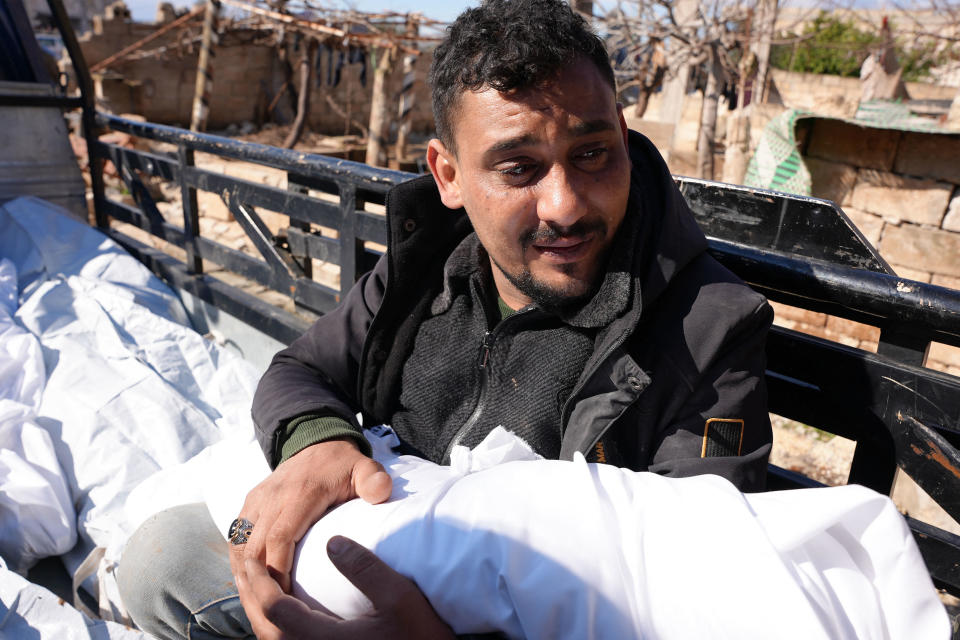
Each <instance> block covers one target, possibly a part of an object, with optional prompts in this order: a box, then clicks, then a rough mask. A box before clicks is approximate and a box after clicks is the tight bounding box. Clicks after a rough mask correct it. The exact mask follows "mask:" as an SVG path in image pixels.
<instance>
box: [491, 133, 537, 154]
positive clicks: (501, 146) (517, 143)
mask: <svg viewBox="0 0 960 640" xmlns="http://www.w3.org/2000/svg"><path fill="white" fill-rule="evenodd" d="M535 141H536V139H535V138H534V136H533V135H531V134H529V133H528V134H526V135H522V136H516V137H514V138H507V139H506V140H500V141H499V142H495V143H493V144H492V145H491V146H490V147H489V148H488V149H487V151H486V155H490V154H494V153H500V152H501V151H512V150H513V149H516V148H517V147H522V146H523V145H526V144H531V143H533V142H535Z"/></svg>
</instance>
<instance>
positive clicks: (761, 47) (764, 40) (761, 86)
mask: <svg viewBox="0 0 960 640" xmlns="http://www.w3.org/2000/svg"><path fill="white" fill-rule="evenodd" d="M777 9H778V8H777V0H761V2H760V16H759V19H758V21H757V22H758V31H759V33H758V34H757V35H758V37H757V40H756V42H755V43H754V52H755V53H756V56H757V78H756V80H754V81H753V99H752V102H766V100H767V73H769V70H770V42H771V41H772V40H773V28H774V24H775V23H776V21H777ZM791 64H792V63H791Z"/></svg>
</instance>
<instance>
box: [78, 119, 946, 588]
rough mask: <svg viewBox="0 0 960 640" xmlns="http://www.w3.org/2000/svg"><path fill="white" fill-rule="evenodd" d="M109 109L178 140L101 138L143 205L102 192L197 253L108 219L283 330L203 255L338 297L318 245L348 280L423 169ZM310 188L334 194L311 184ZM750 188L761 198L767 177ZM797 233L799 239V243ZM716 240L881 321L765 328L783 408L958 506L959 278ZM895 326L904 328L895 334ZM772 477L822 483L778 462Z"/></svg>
mask: <svg viewBox="0 0 960 640" xmlns="http://www.w3.org/2000/svg"><path fill="white" fill-rule="evenodd" d="M96 122H97V124H98V125H99V126H101V127H105V128H109V129H113V130H116V131H123V132H126V133H128V134H131V135H134V136H137V137H140V138H145V139H150V140H154V141H157V142H164V143H169V144H172V145H175V146H176V149H177V152H176V153H172V152H171V153H169V154H167V155H158V154H152V153H148V152H144V151H136V150H132V149H128V148H123V147H119V146H116V145H111V144H106V143H102V142H97V143H96V144H95V146H94V153H95V154H96V155H97V156H98V158H101V159H109V160H111V161H112V162H113V163H114V164H115V165H116V166H117V169H118V173H119V174H120V176H121V177H122V178H123V180H124V182H125V184H126V186H127V187H128V189H129V190H130V192H131V194H133V196H134V199H135V201H136V203H137V206H136V207H132V206H128V205H124V204H122V203H119V202H115V201H111V200H109V199H108V198H106V196H105V195H104V196H102V201H103V202H104V206H105V211H106V212H107V213H108V214H109V216H110V217H112V218H115V219H117V220H121V221H123V222H127V223H130V224H134V225H136V226H137V227H140V228H141V229H144V230H147V231H149V232H151V233H153V234H154V235H156V236H158V237H160V238H163V239H164V240H166V241H168V242H170V243H172V244H174V245H176V246H178V247H181V248H183V249H184V250H185V251H186V255H187V259H186V261H185V262H178V261H175V260H173V259H172V258H170V257H168V256H164V255H162V254H160V252H158V251H155V250H151V249H149V248H147V247H146V246H144V245H142V244H141V243H138V242H137V241H135V240H134V239H133V238H130V237H128V236H125V235H124V234H122V233H119V232H118V231H116V230H108V232H109V233H110V234H111V235H112V236H113V237H114V238H115V239H116V240H118V241H119V242H120V243H121V244H123V245H124V246H126V247H127V248H128V249H129V250H131V251H132V252H133V253H135V254H136V255H138V256H139V257H140V258H141V259H143V260H144V261H145V262H147V263H148V264H150V265H151V266H153V267H154V269H155V271H157V272H158V273H160V275H162V276H163V277H165V278H166V279H168V280H169V281H171V282H172V283H173V284H174V285H176V286H178V287H181V288H183V289H186V290H188V291H191V292H192V293H194V294H195V295H198V296H200V297H201V298H202V299H204V300H206V301H207V302H210V303H212V304H215V305H217V306H219V307H221V308H223V309H224V310H226V311H227V312H229V313H231V314H233V315H236V316H238V317H240V318H241V319H243V320H246V321H247V322H250V323H251V324H253V325H255V326H257V327H258V328H259V329H260V330H262V331H264V332H266V333H269V334H272V335H273V336H274V337H276V338H278V339H280V340H282V341H286V342H289V341H290V340H292V339H293V338H295V337H296V336H297V335H299V333H300V332H302V331H303V329H304V328H305V327H306V321H305V320H302V319H297V318H296V317H294V316H292V315H290V314H288V313H286V312H283V311H280V310H279V309H276V308H275V307H272V306H271V305H267V304H266V303H264V302H262V301H260V300H259V299H257V298H254V297H252V296H250V295H248V294H245V293H244V292H243V291H241V290H239V289H237V288H235V287H232V286H230V285H227V284H225V283H221V282H219V281H217V280H216V279H214V278H211V277H209V276H206V275H205V274H204V273H203V261H204V260H206V261H211V262H214V263H216V264H219V265H221V266H222V267H224V268H226V269H229V270H231V271H234V272H236V273H239V274H241V275H243V276H245V277H247V278H249V279H251V280H254V281H256V282H258V283H260V284H262V285H264V286H267V287H270V288H271V289H274V290H276V291H279V292H282V293H285V294H286V295H289V296H290V297H291V298H292V299H293V300H294V301H295V302H296V303H297V305H298V306H299V307H300V308H303V309H308V310H310V311H313V312H316V313H323V312H324V311H327V310H329V309H330V308H331V307H332V306H333V305H335V304H336V303H337V301H338V300H339V296H340V295H341V293H342V291H341V290H337V289H332V288H329V287H326V286H323V285H321V284H319V283H317V282H314V281H313V279H312V278H311V273H310V271H309V264H310V260H311V259H318V260H325V261H328V262H332V263H335V264H337V265H338V266H339V268H340V273H341V279H340V283H341V289H344V290H345V289H346V288H348V287H349V286H350V285H351V284H352V283H353V282H354V281H355V280H356V278H357V277H358V276H359V275H360V274H362V273H363V272H364V271H365V270H366V269H369V268H370V267H371V266H372V264H373V261H374V260H375V258H376V255H375V254H373V253H371V252H370V251H369V250H367V249H365V248H364V243H365V242H375V243H378V244H381V245H382V244H385V243H386V221H385V218H384V216H382V215H379V214H375V213H371V212H369V211H366V210H364V208H363V203H364V202H373V203H377V204H382V203H383V201H384V196H385V194H386V192H387V190H388V189H389V188H390V187H391V186H393V185H395V184H397V183H399V182H401V181H403V180H406V179H408V178H410V177H412V174H406V173H401V172H396V171H387V170H382V169H375V168H372V167H369V166H367V165H363V164H359V163H355V162H350V161H347V160H337V159H333V158H329V157H325V156H319V155H311V154H303V153H299V152H294V151H288V150H283V149H276V148H272V147H267V146H263V145H256V144H250V143H244V142H238V141H235V140H231V139H227V138H220V137H217V136H211V135H203V134H196V133H191V132H188V131H183V130H180V129H176V128H173V127H166V126H162V125H155V124H149V123H143V122H134V121H130V120H125V119H122V118H117V117H114V116H107V115H103V114H99V115H98V116H97V120H96ZM198 151H202V152H205V153H211V154H215V155H217V156H220V157H223V158H232V159H235V160H242V161H244V162H252V163H256V164H260V165H263V166H268V167H272V168H275V169H280V170H282V171H285V172H286V174H287V180H288V185H289V186H288V188H287V189H286V190H284V189H280V188H276V187H270V186H266V185H263V184H257V183H252V182H249V181H245V180H242V179H239V178H234V177H230V176H227V175H223V174H220V173H214V172H211V171H208V170H205V169H202V168H199V167H197V166H195V163H194V161H193V154H194V153H195V152H198ZM146 175H150V176H157V177H159V178H161V179H164V180H168V181H171V182H173V183H178V184H179V185H180V188H181V194H182V196H183V203H184V216H183V220H184V222H183V225H182V226H178V225H175V224H173V223H171V222H169V221H166V220H164V219H163V218H162V217H161V216H160V213H159V211H158V210H157V207H156V204H155V203H154V202H153V200H152V199H151V198H150V195H149V191H148V190H147V188H146V187H145V185H144V184H143V180H142V178H143V176H146ZM701 182H702V181H701ZM703 185H707V186H710V187H711V189H712V191H713V192H714V193H717V194H720V195H721V196H722V197H723V198H724V202H723V206H724V207H726V208H727V209H729V207H730V206H731V203H730V197H731V194H730V191H735V190H736V189H735V188H730V189H728V188H726V187H725V186H724V185H719V184H716V183H713V184H710V183H703V184H702V185H701V186H703ZM198 190H199V191H209V192H212V193H216V194H218V195H219V196H220V198H221V199H222V200H223V202H224V204H225V205H227V207H228V208H229V209H230V211H231V212H232V214H233V216H234V217H235V219H236V220H237V222H238V223H240V225H241V226H242V227H243V228H244V231H245V232H246V233H247V235H248V237H249V238H250V239H251V241H252V243H253V244H254V246H255V247H256V248H257V250H258V252H259V254H260V256H259V257H254V256H250V255H247V254H244V253H241V252H239V251H236V250H234V249H231V248H229V247H226V246H224V245H220V244H218V243H216V242H214V241H213V240H210V239H207V238H203V237H201V235H200V233H199V225H198V223H197V217H198V216H197V205H196V193H197V191H198ZM307 190H310V191H311V192H321V193H322V194H327V195H328V196H329V197H334V198H336V200H335V201H330V200H328V199H324V198H323V197H317V196H314V195H309V194H308V193H307ZM709 191H710V190H703V189H701V191H700V192H699V197H698V200H697V202H696V205H697V207H698V214H697V215H698V218H700V219H702V218H703V216H704V215H709V210H710V207H711V201H710V198H709V195H708V192H709ZM751 193H752V196H751V197H754V196H756V195H757V190H752V191H751ZM705 194H707V195H705ZM761 195H762V196H763V199H764V200H766V201H769V202H770V206H772V207H773V208H775V209H777V210H783V209H786V208H790V209H791V210H793V211H794V214H795V215H798V216H802V215H803V210H802V209H803V207H805V206H809V207H817V208H818V213H817V215H819V216H823V215H825V214H824V212H823V211H822V209H823V207H825V206H826V207H828V208H829V209H832V210H833V211H834V212H835V215H837V216H839V217H840V218H842V219H843V220H845V216H843V214H842V212H840V211H839V210H838V209H837V208H836V207H835V205H833V204H832V203H825V202H824V201H819V200H815V199H810V198H801V197H798V196H792V195H788V194H779V193H774V192H763V193H762V194H761ZM258 207H264V208H267V209H269V210H271V211H275V212H280V213H282V214H284V215H286V216H288V217H289V226H288V227H287V228H286V229H283V230H281V232H280V233H279V234H271V232H270V231H269V229H268V228H267V227H266V225H265V224H264V223H263V222H262V220H261V219H260V216H259V215H258V212H257V208H258ZM705 212H706V213H705ZM320 226H322V227H325V228H330V229H335V230H336V231H337V237H336V238H333V237H327V236H324V235H322V234H321V233H320V232H319V231H318V229H317V227H320ZM705 226H706V225H705ZM727 231H728V232H729V233H725V235H726V236H727V237H735V235H736V234H735V229H731V228H729V225H728V229H727ZM782 240H783V238H782V237H779V238H778V241H782ZM794 240H796V239H794ZM786 244H787V245H788V246H795V245H797V244H798V242H787V243H786ZM710 251H711V253H712V254H713V255H714V256H715V257H716V258H717V259H718V260H719V261H720V262H722V263H723V264H725V265H726V266H727V267H728V268H730V269H731V270H732V271H734V272H735V273H737V274H738V275H740V276H741V277H742V278H743V279H744V280H746V281H747V282H749V283H750V284H751V285H752V286H754V287H755V288H756V289H758V290H759V291H762V292H763V293H764V294H765V295H767V296H768V297H769V298H770V299H772V300H775V301H779V302H783V303H785V304H789V305H792V306H797V307H802V308H805V309H810V310H814V311H818V312H823V313H827V314H830V315H834V316H838V317H841V318H846V319H849V320H854V321H857V322H861V323H865V324H869V325H873V326H876V327H879V328H880V329H881V332H880V345H879V353H876V354H875V353H870V352H866V351H863V350H860V349H854V348H851V347H847V346H844V345H842V344H839V343H836V342H833V341H830V340H826V339H823V338H817V337H813V336H809V335H805V334H802V333H798V332H795V331H791V330H788V329H783V328H779V327H775V328H774V329H773V331H772V333H771V336H770V340H769V343H768V360H769V365H768V372H767V381H768V386H769V391H770V407H771V411H773V412H774V413H777V414H779V415H782V416H784V417H786V418H789V419H793V420H797V421H799V422H802V423H804V424H808V425H812V426H815V427H817V428H819V429H822V430H824V431H827V432H830V433H833V434H837V435H840V436H843V437H846V438H849V439H851V440H853V441H855V442H856V449H855V453H854V456H853V462H852V465H851V468H850V474H849V478H848V482H851V483H858V484H863V485H865V486H868V487H871V488H873V489H875V490H877V491H880V492H882V493H886V494H889V493H890V491H891V488H892V484H893V480H894V475H895V472H896V469H897V468H898V467H899V468H901V469H903V470H904V471H905V472H906V473H908V474H909V475H910V476H911V477H913V479H914V480H916V481H917V483H918V484H919V485H920V486H921V487H922V488H923V489H924V490H925V491H926V492H927V493H929V494H930V495H931V496H932V497H933V498H934V499H935V500H936V501H937V502H938V503H939V504H940V505H941V506H942V507H943V508H944V509H945V510H946V511H947V513H948V514H950V515H951V516H952V517H953V518H955V519H960V455H958V453H957V447H958V446H960V379H958V378H957V377H955V376H951V375H947V374H944V373H940V372H937V371H933V370H931V369H927V368H925V367H923V366H921V365H922V364H923V358H924V354H925V352H926V350H927V348H928V346H929V344H930V342H931V341H936V342H943V343H946V344H950V345H955V346H960V292H957V291H954V290H951V289H946V288H943V287H938V286H934V285H930V284H927V283H922V282H914V281H910V280H906V279H904V278H899V277H897V276H896V275H893V274H892V273H890V272H888V271H889V268H888V267H886V265H885V263H880V262H878V263H876V265H875V266H874V270H867V269H864V268H855V267H852V266H849V265H843V264H835V263H831V262H827V261H825V260H823V259H820V258H814V257H807V256H801V257H798V256H795V255H790V254H789V253H787V252H785V251H780V250H775V249H770V248H769V247H764V248H758V247H756V246H748V245H745V244H742V243H737V242H731V241H730V240H724V239H719V238H716V237H712V238H710ZM864 251H865V252H866V253H865V254H864V255H867V254H869V252H870V251H872V248H870V247H869V246H867V247H866V248H865V249H864ZM890 336H893V337H894V338H895V340H893V341H890V340H889V337H890ZM771 486H772V488H790V487H800V486H816V483H815V482H813V481H812V480H810V479H809V478H804V477H803V476H799V475H798V474H795V473H791V472H789V471H785V470H782V469H777V468H773V469H772V470H771ZM921 524H922V523H916V522H913V521H912V522H911V526H912V527H913V530H914V532H915V533H916V535H917V540H918V542H919V543H920V547H921V550H922V551H923V553H924V555H925V557H927V558H928V560H929V564H930V566H931V571H932V572H933V576H934V578H935V580H936V581H937V583H938V584H940V585H942V586H945V587H948V588H950V589H951V590H953V591H955V592H957V593H960V570H958V569H957V568H956V567H955V564H956V563H952V562H948V561H947V560H946V558H947V557H950V558H953V559H960V538H958V537H957V536H953V535H952V534H950V533H948V532H946V531H942V530H940V529H937V528H935V527H930V526H920V525H921ZM944 554H946V555H944Z"/></svg>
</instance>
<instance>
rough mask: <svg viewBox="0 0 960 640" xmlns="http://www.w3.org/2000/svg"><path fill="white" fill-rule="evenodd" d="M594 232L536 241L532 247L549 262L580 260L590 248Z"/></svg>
mask: <svg viewBox="0 0 960 640" xmlns="http://www.w3.org/2000/svg"><path fill="white" fill-rule="evenodd" d="M592 239H593V234H587V235H583V236H569V237H561V238H556V239H554V240H550V241H540V242H535V243H534V244H532V245H531V248H532V249H533V250H534V251H536V252H537V255H538V256H539V257H541V258H543V259H545V260H547V261H549V262H556V263H566V262H574V261H576V260H579V259H580V258H582V257H583V256H584V255H586V253H587V251H588V250H589V249H590V243H591V240H592Z"/></svg>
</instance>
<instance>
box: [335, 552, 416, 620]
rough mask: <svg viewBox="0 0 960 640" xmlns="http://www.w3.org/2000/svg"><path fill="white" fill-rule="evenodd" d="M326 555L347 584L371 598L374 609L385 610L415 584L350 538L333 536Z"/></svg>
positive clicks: (413, 587) (414, 587)
mask: <svg viewBox="0 0 960 640" xmlns="http://www.w3.org/2000/svg"><path fill="white" fill-rule="evenodd" d="M327 555H328V556H329V557H330V561H331V562H332V563H333V566H335V567H336V568H337V570H338V571H339V572H340V573H342V574H343V575H344V577H346V579H347V580H349V581H350V582H352V583H353V585H354V586H355V587H356V588H357V589H359V590H360V591H362V592H363V593H364V595H366V596H367V597H368V598H370V602H372V603H373V606H374V608H375V609H381V608H388V607H389V606H391V605H392V604H393V603H394V602H396V600H398V599H399V598H400V597H402V595H403V593H404V592H405V591H409V590H410V589H411V588H412V589H414V590H416V591H417V593H419V590H418V589H417V588H416V586H414V584H413V583H412V582H411V581H410V580H408V579H407V578H405V577H403V576H402V575H400V574H399V573H397V572H396V571H394V570H393V569H391V568H390V567H389V566H387V564H386V563H384V562H383V561H382V560H381V559H380V558H378V557H377V555H376V554H375V553H373V552H372V551H370V550H369V549H367V548H366V547H364V546H363V545H361V544H358V543H356V542H354V541H353V540H351V539H350V538H345V537H343V536H333V537H332V538H330V540H329V541H328V542H327Z"/></svg>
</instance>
